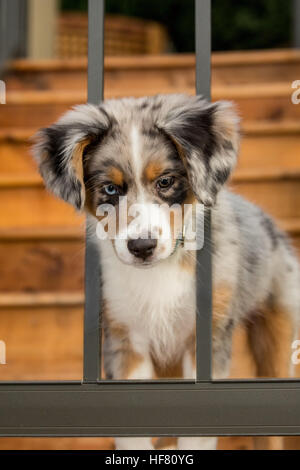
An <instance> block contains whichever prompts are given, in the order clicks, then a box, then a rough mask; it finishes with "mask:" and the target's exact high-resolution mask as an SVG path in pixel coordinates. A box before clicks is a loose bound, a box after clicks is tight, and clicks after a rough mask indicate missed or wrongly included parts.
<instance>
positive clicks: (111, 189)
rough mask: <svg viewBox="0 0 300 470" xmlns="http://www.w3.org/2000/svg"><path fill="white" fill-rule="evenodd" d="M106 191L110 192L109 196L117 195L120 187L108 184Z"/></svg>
mask: <svg viewBox="0 0 300 470" xmlns="http://www.w3.org/2000/svg"><path fill="white" fill-rule="evenodd" d="M104 191H105V192H106V194H108V196H115V195H116V194H118V189H117V188H116V186H115V185H114V184H108V185H107V186H105V188H104Z"/></svg>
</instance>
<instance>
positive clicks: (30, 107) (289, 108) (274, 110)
mask: <svg viewBox="0 0 300 470" xmlns="http://www.w3.org/2000/svg"><path fill="white" fill-rule="evenodd" d="M148 91H149V93H150V94H155V91H154V90H153V88H152V89H151V90H148ZM184 91H187V92H189V91H190V90H185V89H180V88H179V89H178V88H177V89H174V90H168V92H184ZM157 92H159V89H158V90H157ZM144 94H145V95H146V94H148V93H147V90H146V89H145V90H144V91H143V92H141V93H140V94H138V95H139V96H142V95H144ZM126 95H127V93H126V90H124V91H123V92H120V93H119V94H116V95H115V97H116V98H118V97H122V96H126ZM110 96H112V94H110ZM217 98H218V99H219V98H225V99H229V100H232V101H234V102H235V103H236V105H237V110H238V112H239V113H240V115H241V117H242V119H244V120H252V121H254V120H270V121H273V122H278V121H283V120H287V119H289V120H292V119H296V120H297V119H299V118H300V106H299V105H295V104H293V103H292V102H291V97H290V96H289V95H285V96H275V97H274V96H270V97H258V98H255V97H231V96H230V95H228V96H227V95H226V96H224V97H222V96H217ZM81 102H83V101H81ZM72 104H79V103H78V102H77V103H76V101H74V103H72V102H66V103H64V102H62V103H53V104H52V103H48V104H30V103H28V104H9V102H8V103H7V104H6V105H5V106H2V107H1V108H0V127H6V128H15V127H23V128H38V127H41V126H47V125H49V124H52V123H53V122H54V121H55V120H56V119H58V117H59V116H60V115H61V114H63V113H64V112H65V111H67V110H68V109H70V107H71V106H72Z"/></svg>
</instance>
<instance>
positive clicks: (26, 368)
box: [0, 306, 300, 381]
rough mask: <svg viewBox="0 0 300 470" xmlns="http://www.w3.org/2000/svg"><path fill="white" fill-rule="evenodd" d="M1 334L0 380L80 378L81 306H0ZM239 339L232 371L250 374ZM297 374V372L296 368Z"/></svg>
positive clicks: (238, 374) (238, 337)
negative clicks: (0, 360) (3, 358)
mask: <svg viewBox="0 0 300 470" xmlns="http://www.w3.org/2000/svg"><path fill="white" fill-rule="evenodd" d="M0 338H1V339H2V341H5V343H6V362H7V364H6V365H0V381H5V380H7V381H8V380H28V381H33V380H37V381H38V380H81V379H82V368H83V364H82V347H83V308H82V307H75V308H74V307H68V306H63V307H57V306H53V307H50V306H49V307H39V308H36V307H33V306H30V307H12V308H1V309H0ZM242 341H243V336H242V335H241V332H240V331H239V330H236V331H235V334H234V341H233V365H232V371H234V372H233V373H232V375H233V376H235V377H240V378H247V377H253V375H252V374H253V369H252V368H251V367H249V366H250V362H249V356H248V350H247V347H246V345H245V343H244V342H242ZM247 358H248V360H247ZM242 365H243V366H244V367H241V366H242ZM246 366H247V367H246ZM251 369H252V370H251ZM296 374H297V375H298V376H299V374H300V369H299V368H297V372H296Z"/></svg>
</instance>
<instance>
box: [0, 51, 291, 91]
mask: <svg viewBox="0 0 300 470" xmlns="http://www.w3.org/2000/svg"><path fill="white" fill-rule="evenodd" d="M86 68H87V60H86V59H85V58H82V59H68V60H57V59H56V60H52V61H49V60H44V61H40V62H39V61H30V60H24V59H21V60H18V61H14V62H13V63H11V65H10V68H9V69H8V70H7V74H6V83H7V87H8V90H13V89H36V90H38V89H51V88H53V89H60V88H63V89H68V90H69V89H76V88H81V89H85V88H86V86H85V85H86V82H85V81H86ZM194 70H195V57H194V55H193V54H171V55H160V56H155V55H154V56H130V57H124V56H122V57H107V58H106V61H105V81H106V86H107V87H108V88H110V87H111V86H113V84H114V82H116V80H117V82H118V84H119V88H122V87H123V86H124V85H126V83H128V82H130V81H131V79H132V78H133V80H134V82H137V83H141V81H142V82H143V81H145V79H146V80H147V79H149V82H152V81H153V80H154V83H157V86H159V83H160V84H161V81H162V82H163V83H164V84H166V83H167V82H169V83H170V81H174V80H175V82H176V81H178V80H179V81H180V83H181V84H183V83H185V86H187V84H188V83H190V85H191V86H194V81H195V73H194ZM153 72H155V73H153ZM299 72H300V60H299V54H298V51H296V50H292V49H288V50H271V51H243V52H222V53H214V54H213V55H212V83H213V85H217V84H218V85H221V84H234V83H247V84H249V83H252V82H254V83H257V82H264V83H266V82H267V83H270V82H274V81H278V80H281V81H291V80H293V79H294V78H293V77H297V76H299ZM149 74H150V75H151V76H149ZM66 84H67V86H66ZM126 87H127V86H126Z"/></svg>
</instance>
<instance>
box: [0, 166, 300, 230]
mask: <svg viewBox="0 0 300 470" xmlns="http://www.w3.org/2000/svg"><path fill="white" fill-rule="evenodd" d="M231 186H232V188H233V190H234V191H236V192H238V193H239V194H241V195H243V196H245V197H246V198H248V199H249V200H251V201H253V202H255V203H257V204H259V205H260V206H262V207H263V208H264V209H265V210H267V211H269V212H270V213H271V214H272V215H273V216H275V217H278V218H286V217H298V216H300V169H299V168H275V169H272V168H265V169H262V168H259V169H240V170H237V171H236V172H235V173H234V175H233V178H232V184H231ZM0 213H1V218H0V229H1V228H3V229H5V228H6V229H7V228H9V227H39V226H42V225H44V226H47V227H53V226H57V225H60V226H71V227H79V226H80V225H82V224H83V222H84V218H83V216H79V215H78V214H77V213H76V212H75V210H74V209H73V208H72V207H70V206H69V205H68V204H66V203H65V202H63V201H60V200H58V199H57V198H55V197H54V196H52V195H51V194H50V193H48V192H47V191H46V190H45V189H44V186H43V182H42V180H41V178H40V177H39V176H38V175H26V176H19V175H17V176H15V175H2V176H1V175H0Z"/></svg>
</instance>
